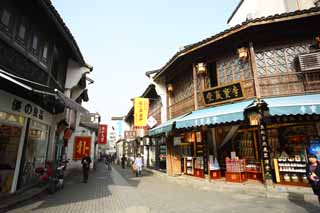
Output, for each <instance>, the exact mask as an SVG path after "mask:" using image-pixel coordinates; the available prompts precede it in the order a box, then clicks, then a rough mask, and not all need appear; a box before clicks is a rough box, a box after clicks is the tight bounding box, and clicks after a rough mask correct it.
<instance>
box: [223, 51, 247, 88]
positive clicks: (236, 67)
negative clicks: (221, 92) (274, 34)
mask: <svg viewBox="0 0 320 213" xmlns="http://www.w3.org/2000/svg"><path fill="white" fill-rule="evenodd" d="M217 73H218V83H219V85H221V84H227V83H231V82H233V81H237V80H247V79H251V78H252V75H251V69H250V65H249V63H248V61H241V60H240V59H239V58H238V57H232V58H227V59H224V60H220V61H217Z"/></svg>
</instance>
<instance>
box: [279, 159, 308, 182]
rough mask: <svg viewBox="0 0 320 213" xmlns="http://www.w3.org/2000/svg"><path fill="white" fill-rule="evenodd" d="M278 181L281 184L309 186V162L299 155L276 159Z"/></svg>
mask: <svg viewBox="0 0 320 213" xmlns="http://www.w3.org/2000/svg"><path fill="white" fill-rule="evenodd" d="M274 166H275V174H276V181H277V183H280V184H286V185H297V186H309V181H308V178H307V175H306V172H307V162H306V158H305V157H301V156H299V155H296V156H290V157H280V158H276V159H274Z"/></svg>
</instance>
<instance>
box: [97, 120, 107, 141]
mask: <svg viewBox="0 0 320 213" xmlns="http://www.w3.org/2000/svg"><path fill="white" fill-rule="evenodd" d="M107 129H108V125H106V124H100V125H99V130H98V144H107Z"/></svg>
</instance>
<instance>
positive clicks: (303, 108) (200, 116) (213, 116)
mask: <svg viewBox="0 0 320 213" xmlns="http://www.w3.org/2000/svg"><path fill="white" fill-rule="evenodd" d="M263 100H264V101H265V102H266V103H267V104H268V107H269V110H270V115H272V116H281V115H308V114H309V115H311V114H320V94H315V95H301V96H290V97H276V98H265V99H263ZM252 101H253V100H246V101H242V102H237V103H233V104H226V105H222V106H216V107H210V108H205V109H201V110H196V111H193V112H192V113H191V114H190V115H187V116H185V117H184V118H181V119H177V121H176V128H177V129H182V128H190V127H197V126H204V125H215V124H221V123H229V122H236V121H242V120H244V115H243V112H244V109H245V108H246V107H247V106H249V105H250V104H251V103H252Z"/></svg>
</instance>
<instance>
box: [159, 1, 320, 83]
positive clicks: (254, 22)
mask: <svg viewBox="0 0 320 213" xmlns="http://www.w3.org/2000/svg"><path fill="white" fill-rule="evenodd" d="M312 13H316V14H315V15H319V14H320V7H312V8H310V9H307V10H297V11H294V12H289V13H282V14H275V15H270V16H267V17H260V18H256V19H253V20H247V21H245V22H242V24H238V25H236V26H234V27H231V28H228V29H226V30H224V31H222V32H220V33H218V34H215V35H213V36H211V37H209V38H206V39H204V40H202V41H199V42H196V43H194V44H190V45H187V46H185V48H184V49H182V50H180V51H178V52H177V53H176V54H175V55H174V56H173V57H172V58H171V59H170V60H169V61H168V62H167V63H166V64H165V66H164V67H163V68H161V69H160V72H159V73H158V74H157V75H156V76H155V77H154V78H155V79H156V78H157V77H159V76H160V75H161V74H162V73H163V72H164V71H165V70H166V69H167V68H168V67H169V66H170V64H171V63H173V62H174V61H175V60H176V59H178V58H179V57H181V56H183V55H186V54H188V53H189V52H191V51H193V50H192V49H198V48H200V47H201V46H205V45H208V44H209V43H211V42H213V41H214V40H215V39H218V38H221V37H222V36H226V35H227V34H228V33H231V32H233V31H236V30H241V29H240V28H244V27H247V26H250V25H259V24H262V23H266V22H271V21H275V20H277V19H283V18H290V17H295V16H300V15H308V14H310V15H312Z"/></svg>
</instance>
